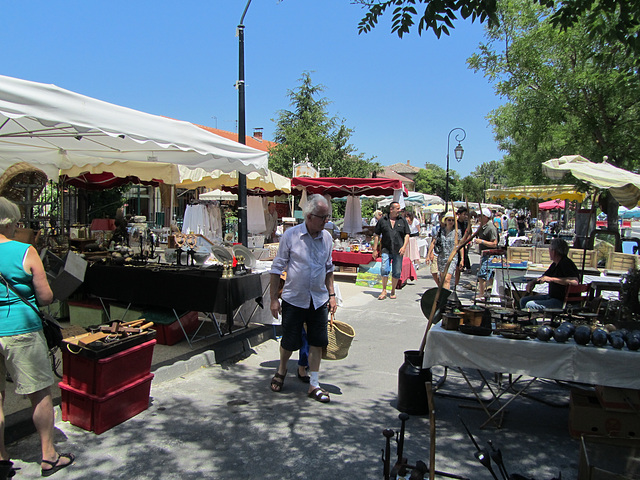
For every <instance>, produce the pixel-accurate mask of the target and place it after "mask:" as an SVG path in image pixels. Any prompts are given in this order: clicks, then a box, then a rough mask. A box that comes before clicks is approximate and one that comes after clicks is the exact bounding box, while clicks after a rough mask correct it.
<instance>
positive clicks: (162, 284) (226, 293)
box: [84, 264, 263, 344]
mask: <svg viewBox="0 0 640 480" xmlns="http://www.w3.org/2000/svg"><path fill="white" fill-rule="evenodd" d="M260 278H261V276H260V274H247V275H242V276H234V277H231V278H221V271H220V270H218V269H211V268H189V267H173V266H161V265H148V266H115V265H99V264H94V265H92V266H90V267H89V268H87V272H86V275H85V279H84V290H85V293H87V294H90V295H93V296H95V297H99V298H100V299H107V300H113V301H116V302H121V303H124V304H127V305H136V306H138V305H139V306H153V307H164V308H168V309H171V310H173V312H174V314H175V315H176V319H177V320H178V321H180V318H179V316H178V314H177V313H176V311H180V310H183V311H184V310H191V311H198V312H204V313H206V314H207V315H208V316H209V317H210V318H211V319H212V320H213V323H214V325H215V327H216V329H217V331H218V334H219V335H220V336H222V334H223V333H222V331H221V329H220V325H219V322H218V320H217V319H216V316H215V314H216V313H218V314H225V315H226V318H227V325H228V327H229V328H228V329H229V333H230V332H231V329H232V327H233V320H234V317H235V313H236V311H237V310H238V309H239V307H240V306H241V305H242V304H243V303H245V302H246V301H248V300H253V299H255V301H256V302H257V303H258V304H259V305H261V303H262V294H263V292H262V286H261V281H260ZM242 320H243V323H244V324H245V326H246V325H247V324H248V322H249V321H250V319H248V320H246V321H245V320H244V319H242ZM197 333H198V331H196V333H194V335H193V336H192V338H191V339H189V338H188V337H187V340H188V341H189V343H190V344H191V343H192V341H193V338H195V336H196V334H197ZM185 336H186V334H185Z"/></svg>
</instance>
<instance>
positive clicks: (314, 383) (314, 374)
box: [309, 372, 320, 388]
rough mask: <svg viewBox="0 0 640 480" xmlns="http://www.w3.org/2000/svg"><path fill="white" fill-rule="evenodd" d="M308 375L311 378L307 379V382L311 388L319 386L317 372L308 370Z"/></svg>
mask: <svg viewBox="0 0 640 480" xmlns="http://www.w3.org/2000/svg"><path fill="white" fill-rule="evenodd" d="M309 377H311V380H309V384H310V385H311V386H312V387H313V388H320V382H319V381H318V372H309Z"/></svg>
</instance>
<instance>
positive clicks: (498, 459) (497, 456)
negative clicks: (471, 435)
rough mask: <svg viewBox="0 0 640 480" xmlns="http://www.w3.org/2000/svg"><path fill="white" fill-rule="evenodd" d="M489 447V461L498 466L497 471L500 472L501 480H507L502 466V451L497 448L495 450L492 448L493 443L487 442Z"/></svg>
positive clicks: (507, 475) (504, 468)
mask: <svg viewBox="0 0 640 480" xmlns="http://www.w3.org/2000/svg"><path fill="white" fill-rule="evenodd" d="M487 443H488V444H489V446H490V447H491V460H493V462H494V463H495V464H496V465H497V466H498V470H500V475H502V478H503V480H509V474H508V473H507V467H505V466H504V460H503V459H502V450H500V449H499V448H498V449H496V448H495V447H494V446H493V442H492V441H491V440H489V441H488V442H487Z"/></svg>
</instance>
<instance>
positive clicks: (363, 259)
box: [331, 250, 418, 288]
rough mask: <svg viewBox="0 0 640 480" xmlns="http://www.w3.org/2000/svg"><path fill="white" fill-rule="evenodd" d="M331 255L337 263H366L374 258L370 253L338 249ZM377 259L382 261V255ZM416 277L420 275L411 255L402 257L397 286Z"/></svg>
mask: <svg viewBox="0 0 640 480" xmlns="http://www.w3.org/2000/svg"><path fill="white" fill-rule="evenodd" d="M331 257H332V259H333V263H334V264H335V265H349V266H358V265H366V264H368V263H370V262H371V261H372V260H373V257H372V256H371V254H370V253H354V252H338V251H336V250H334V251H333V252H332V253H331ZM377 261H378V262H380V261H381V259H380V257H378V258H377ZM416 278H418V275H417V274H416V269H415V268H414V267H413V263H412V262H411V260H410V259H409V257H406V256H405V257H402V272H401V273H400V280H398V284H397V285H396V288H402V287H403V286H404V284H405V283H407V280H415V279H416Z"/></svg>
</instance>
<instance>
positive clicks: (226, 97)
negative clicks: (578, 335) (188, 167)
mask: <svg viewBox="0 0 640 480" xmlns="http://www.w3.org/2000/svg"><path fill="white" fill-rule="evenodd" d="M245 5H246V0H215V1H211V0H200V1H194V0H183V1H181V2H175V1H172V2H169V1H165V0H155V1H128V2H124V1H121V0H112V1H109V2H106V1H102V2H100V1H98V2H87V1H82V2H80V1H62V2H51V1H46V2H45V1H42V0H34V1H30V2H9V1H6V0H5V1H4V2H2V11H3V13H2V17H3V28H2V30H1V31H0V40H1V42H2V45H3V48H2V50H1V51H0V73H1V74H3V75H8V76H12V77H18V78H22V79H25V80H32V81H36V82H43V83H53V84H56V85H58V86H60V87H62V88H66V89H68V90H72V91H75V92H78V93H82V94H84V95H88V96H91V97H95V98H98V99H100V100H104V101H107V102H111V103H115V104H118V105H123V106H126V107H130V108H134V109H137V110H142V111H144V112H148V113H153V114H157V115H165V116H168V117H172V118H176V119H180V120H186V121H190V122H194V123H199V124H203V125H208V126H211V127H217V128H221V129H224V130H229V131H236V119H237V115H238V94H237V90H236V89H235V88H234V84H235V82H236V80H237V77H238V39H237V37H236V26H237V25H238V23H239V21H240V17H241V16H242V12H243V10H244V7H245ZM363 14H364V13H363V10H362V9H361V7H360V6H357V5H352V4H350V3H349V0H282V1H277V0H252V2H251V5H250V7H249V10H248V12H247V15H246V17H245V20H244V25H245V27H246V28H245V77H246V110H247V113H246V125H247V134H250V133H252V132H253V129H254V128H256V127H262V128H264V137H265V138H266V139H268V140H271V139H272V138H273V137H272V136H273V131H274V129H275V123H274V121H273V120H276V119H277V112H278V111H279V110H281V109H288V108H289V107H290V105H289V99H288V98H287V91H288V90H291V89H294V88H296V87H297V86H298V84H299V81H298V80H299V79H300V77H301V75H302V73H303V72H305V71H309V72H311V75H312V80H313V82H314V83H315V84H322V85H324V86H325V88H326V89H325V91H324V94H323V95H324V97H326V98H327V99H328V100H330V101H331V102H332V103H331V104H330V105H329V108H328V110H329V113H330V114H331V115H337V116H338V117H340V118H344V119H345V124H346V125H347V126H348V127H349V128H352V129H353V130H354V133H353V136H352V138H351V143H352V144H353V145H354V147H355V148H356V149H357V151H359V152H362V153H364V154H365V155H366V156H367V157H370V156H375V157H376V161H378V162H380V163H381V164H383V165H390V164H393V163H397V162H406V161H407V160H410V161H411V165H414V166H418V167H423V166H424V164H425V162H430V163H435V164H438V165H440V166H442V167H443V168H444V167H445V166H446V153H447V152H446V150H447V134H448V133H449V131H450V130H451V129H452V128H455V127H462V128H464V129H465V130H466V133H467V138H466V140H465V141H464V142H463V147H464V149H465V154H464V158H463V160H462V162H461V163H457V162H455V160H454V157H453V152H451V153H450V158H451V168H452V169H454V170H456V171H457V172H458V173H460V174H461V175H463V176H464V175H467V174H469V173H471V172H472V171H473V170H474V169H475V168H476V166H478V165H480V164H482V163H484V162H488V161H491V160H498V159H500V158H501V157H502V154H501V152H500V151H499V150H498V149H497V146H496V143H495V141H494V140H493V133H492V130H491V128H490V126H489V124H488V122H487V120H486V115H487V114H488V113H489V112H490V111H491V110H492V109H494V108H496V107H497V106H498V105H500V99H499V98H497V97H496V96H495V94H494V93H493V89H492V87H491V85H489V84H488V82H487V81H486V79H485V78H484V77H483V76H482V74H476V73H474V72H473V71H471V70H469V69H468V68H467V66H466V62H465V61H466V59H467V58H468V57H469V56H470V55H471V54H472V53H473V52H474V51H475V50H476V48H477V46H478V43H479V42H480V41H481V40H482V35H483V27H482V26H481V25H480V24H478V23H475V24H471V23H470V22H458V23H456V28H455V30H453V33H452V35H451V36H450V37H443V38H441V39H437V38H436V37H435V35H433V34H432V33H431V32H428V33H424V34H423V35H422V37H420V36H418V35H417V34H416V33H414V34H411V35H410V36H408V37H405V38H404V39H399V38H398V37H397V36H396V35H394V34H391V33H390V21H391V19H390V16H387V17H386V18H383V20H382V22H381V23H380V24H379V25H378V27H376V29H374V31H373V32H372V33H368V34H363V35H358V32H357V25H358V22H359V20H360V18H362V16H363ZM455 145H456V144H455V142H454V141H453V137H452V140H451V147H450V148H451V150H452V149H453V147H454V146H455ZM312 160H313V159H312Z"/></svg>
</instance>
